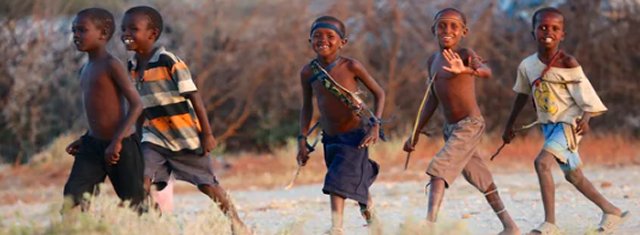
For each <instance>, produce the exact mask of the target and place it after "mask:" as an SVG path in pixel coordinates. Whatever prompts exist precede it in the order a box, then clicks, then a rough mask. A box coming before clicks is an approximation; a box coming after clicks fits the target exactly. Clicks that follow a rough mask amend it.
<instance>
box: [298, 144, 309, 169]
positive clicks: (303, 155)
mask: <svg viewBox="0 0 640 235" xmlns="http://www.w3.org/2000/svg"><path fill="white" fill-rule="evenodd" d="M296 161H297V162H298V166H304V165H307V161H309V150H308V149H307V143H306V140H304V139H301V140H299V141H298V156H296Z"/></svg>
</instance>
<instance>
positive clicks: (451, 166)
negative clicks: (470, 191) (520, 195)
mask: <svg viewBox="0 0 640 235" xmlns="http://www.w3.org/2000/svg"><path fill="white" fill-rule="evenodd" d="M484 128H485V123H484V120H483V119H482V117H467V118H464V119H462V120H460V121H459V122H457V123H455V124H446V125H445V126H444V130H443V132H444V139H445V144H444V147H442V149H440V151H439V152H438V153H437V154H436V156H435V157H433V159H432V160H431V163H429V168H428V169H427V174H429V175H430V176H431V177H438V178H442V179H444V180H445V183H446V186H447V187H449V185H451V184H452V183H453V181H454V180H455V179H456V177H458V175H460V173H462V175H463V176H464V178H465V179H466V180H467V181H468V182H469V183H471V184H472V185H473V186H475V187H476V188H477V189H478V190H480V191H482V192H485V191H486V190H487V189H488V188H489V186H490V185H491V184H492V183H493V178H492V177H491V173H490V172H489V169H488V168H487V166H486V165H485V164H484V160H482V158H481V157H480V155H479V154H478V152H477V151H476V147H477V146H478V144H479V143H480V138H481V137H482V134H483V133H484Z"/></svg>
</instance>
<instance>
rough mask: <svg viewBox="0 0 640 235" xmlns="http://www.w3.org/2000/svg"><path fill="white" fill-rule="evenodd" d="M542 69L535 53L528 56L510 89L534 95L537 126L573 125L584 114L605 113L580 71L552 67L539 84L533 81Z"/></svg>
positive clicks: (579, 69) (520, 66) (519, 67)
mask: <svg viewBox="0 0 640 235" xmlns="http://www.w3.org/2000/svg"><path fill="white" fill-rule="evenodd" d="M545 67H546V65H545V64H544V63H542V61H540V60H539V59H538V54H537V53H535V54H533V55H530V56H529V57H527V58H525V59H524V60H523V61H522V62H521V63H520V65H519V66H518V74H517V76H516V84H515V85H514V86H513V90H514V91H515V92H518V93H522V94H527V95H531V93H533V98H534V103H535V105H536V113H537V115H538V122H539V123H557V122H564V123H568V124H571V125H575V121H576V119H578V118H579V117H581V116H582V114H583V113H584V112H590V113H593V116H597V115H600V114H602V113H604V112H605V111H607V107H605V106H604V104H603V103H602V101H601V100H600V98H599V97H598V94H596V91H595V90H594V89H593V86H591V83H590V82H589V79H587V76H586V75H585V74H584V72H583V71H582V67H580V66H578V67H575V68H558V67H551V68H550V69H549V71H547V73H546V74H545V75H544V77H543V78H542V79H541V80H538V81H536V80H537V79H538V78H539V77H540V75H541V74H542V71H543V70H544V69H545ZM532 91H533V92H532Z"/></svg>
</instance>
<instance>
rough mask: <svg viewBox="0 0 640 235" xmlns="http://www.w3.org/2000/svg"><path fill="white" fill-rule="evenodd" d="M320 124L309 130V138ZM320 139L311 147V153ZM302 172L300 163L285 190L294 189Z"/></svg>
mask: <svg viewBox="0 0 640 235" xmlns="http://www.w3.org/2000/svg"><path fill="white" fill-rule="evenodd" d="M319 124H320V122H316V124H313V126H312V127H311V129H309V131H307V136H309V135H311V133H313V131H314V130H315V129H316V128H317V127H318V125H319ZM319 139H320V137H316V140H315V141H313V145H311V148H310V149H309V150H310V151H313V150H314V147H315V146H316V144H317V143H318V140H319ZM305 142H306V140H305ZM305 145H307V146H306V147H307V148H309V144H305ZM309 153H311V152H309ZM300 170H302V165H300V163H298V168H297V169H296V172H295V173H294V174H293V178H292V179H291V181H290V182H289V184H287V186H284V190H289V189H291V187H293V184H294V183H295V182H296V179H297V178H298V175H299V174H300Z"/></svg>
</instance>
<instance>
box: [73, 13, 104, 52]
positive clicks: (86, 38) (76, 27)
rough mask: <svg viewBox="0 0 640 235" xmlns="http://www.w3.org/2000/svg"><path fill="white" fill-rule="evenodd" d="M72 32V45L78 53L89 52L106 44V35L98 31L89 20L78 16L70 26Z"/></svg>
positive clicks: (86, 17)
mask: <svg viewBox="0 0 640 235" xmlns="http://www.w3.org/2000/svg"><path fill="white" fill-rule="evenodd" d="M71 32H73V44H74V45H75V46H76V49H78V50H79V51H90V50H93V49H95V48H97V47H99V46H102V45H104V44H106V35H105V34H104V31H103V30H100V29H99V28H98V27H97V26H96V25H95V24H94V22H93V21H91V18H90V17H88V16H83V15H78V16H76V18H75V19H74V20H73V23H72V25H71Z"/></svg>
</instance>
